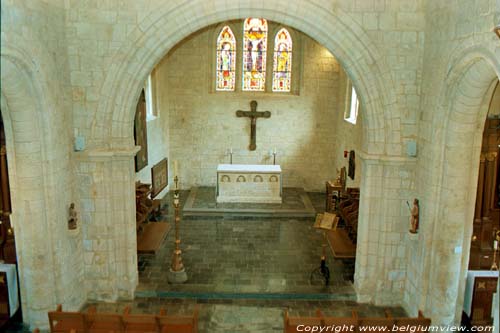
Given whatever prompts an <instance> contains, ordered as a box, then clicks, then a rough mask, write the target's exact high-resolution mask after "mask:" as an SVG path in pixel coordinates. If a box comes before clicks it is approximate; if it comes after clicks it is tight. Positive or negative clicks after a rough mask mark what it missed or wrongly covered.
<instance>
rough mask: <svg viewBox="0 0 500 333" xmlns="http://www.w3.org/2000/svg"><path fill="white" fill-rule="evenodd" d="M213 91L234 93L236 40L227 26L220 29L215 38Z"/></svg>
mask: <svg viewBox="0 0 500 333" xmlns="http://www.w3.org/2000/svg"><path fill="white" fill-rule="evenodd" d="M216 58H217V60H216V68H217V70H216V73H217V74H216V82H215V89H216V90H220V91H234V87H235V79H236V38H234V34H233V31H232V30H231V28H230V27H229V26H227V25H226V26H224V27H223V28H222V29H221V32H220V34H219V37H218V38H217V57H216Z"/></svg>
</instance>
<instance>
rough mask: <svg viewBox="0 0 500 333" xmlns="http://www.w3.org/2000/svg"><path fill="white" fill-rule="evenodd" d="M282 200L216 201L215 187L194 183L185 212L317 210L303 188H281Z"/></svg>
mask: <svg viewBox="0 0 500 333" xmlns="http://www.w3.org/2000/svg"><path fill="white" fill-rule="evenodd" d="M282 193H283V195H282V199H283V201H282V203H251V202H245V203H236V202H224V203H218V202H217V201H216V189H215V187H192V188H191V190H190V192H189V196H188V198H187V200H186V203H185V205H184V208H183V215H184V216H223V215H224V214H235V215H238V216H261V217H314V216H315V215H316V210H315V209H314V206H313V204H312V202H311V200H310V198H309V196H308V193H306V192H305V191H304V189H302V188H294V187H285V188H283V189H282Z"/></svg>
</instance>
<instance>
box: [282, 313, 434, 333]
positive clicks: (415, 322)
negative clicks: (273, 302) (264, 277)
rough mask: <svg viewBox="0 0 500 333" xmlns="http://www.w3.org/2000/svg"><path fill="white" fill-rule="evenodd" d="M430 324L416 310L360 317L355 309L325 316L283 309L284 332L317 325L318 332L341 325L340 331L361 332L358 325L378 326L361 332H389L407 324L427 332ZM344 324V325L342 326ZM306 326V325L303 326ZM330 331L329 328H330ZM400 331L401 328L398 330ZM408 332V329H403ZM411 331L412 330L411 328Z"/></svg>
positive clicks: (298, 330) (304, 329) (291, 332)
mask: <svg viewBox="0 0 500 333" xmlns="http://www.w3.org/2000/svg"><path fill="white" fill-rule="evenodd" d="M430 324H431V320H430V319H429V318H425V317H424V315H423V314H422V312H421V311H419V312H418V317H417V318H405V317H401V318H399V317H396V318H394V317H392V316H391V314H390V312H389V311H387V310H386V311H385V317H372V318H370V317H367V318H360V317H358V314H357V313H356V311H353V312H352V316H351V317H326V316H324V315H323V314H322V313H321V311H320V310H316V315H315V316H312V317H300V316H297V317H291V316H290V315H289V314H288V310H285V311H284V330H283V332H284V333H295V332H307V331H308V330H307V329H306V327H307V326H316V327H318V332H320V331H321V328H323V330H325V329H327V328H328V327H330V328H331V327H332V326H334V327H339V326H342V330H341V331H342V332H361V331H362V330H360V327H367V326H371V327H378V328H379V330H378V331H375V330H373V329H372V330H370V329H367V330H363V332H391V331H392V328H393V327H394V326H397V327H399V328H401V327H405V328H407V327H408V326H410V327H416V328H417V329H416V330H415V332H427V329H426V328H428V327H429V326H430ZM344 325H345V326H344ZM304 326H306V327H304ZM330 331H331V329H330ZM398 331H401V330H398ZM404 331H406V332H408V329H406V330H404ZM335 332H337V331H335ZM412 332H413V330H412Z"/></svg>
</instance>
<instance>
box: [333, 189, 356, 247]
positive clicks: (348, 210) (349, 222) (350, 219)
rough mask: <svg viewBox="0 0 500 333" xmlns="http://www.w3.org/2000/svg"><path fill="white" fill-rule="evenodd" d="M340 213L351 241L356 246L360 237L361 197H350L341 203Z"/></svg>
mask: <svg viewBox="0 0 500 333" xmlns="http://www.w3.org/2000/svg"><path fill="white" fill-rule="evenodd" d="M338 212H339V215H340V217H341V219H342V220H341V221H343V224H344V227H345V231H346V232H347V235H348V236H349V239H351V241H352V242H353V243H354V244H356V241H357V235H358V215H359V197H348V198H347V199H345V200H343V201H341V202H340V204H339V207H338Z"/></svg>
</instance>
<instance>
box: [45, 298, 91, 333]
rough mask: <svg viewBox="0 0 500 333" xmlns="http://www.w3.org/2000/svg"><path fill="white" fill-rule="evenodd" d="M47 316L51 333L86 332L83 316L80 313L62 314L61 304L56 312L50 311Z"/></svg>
mask: <svg viewBox="0 0 500 333" xmlns="http://www.w3.org/2000/svg"><path fill="white" fill-rule="evenodd" d="M48 316H49V326H50V332H51V333H68V332H70V331H71V330H74V331H75V332H76V333H87V332H88V327H87V324H86V322H85V316H84V315H83V314H82V313H80V312H63V311H62V305H61V304H59V305H58V306H57V309H56V311H50V312H49V313H48Z"/></svg>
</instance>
